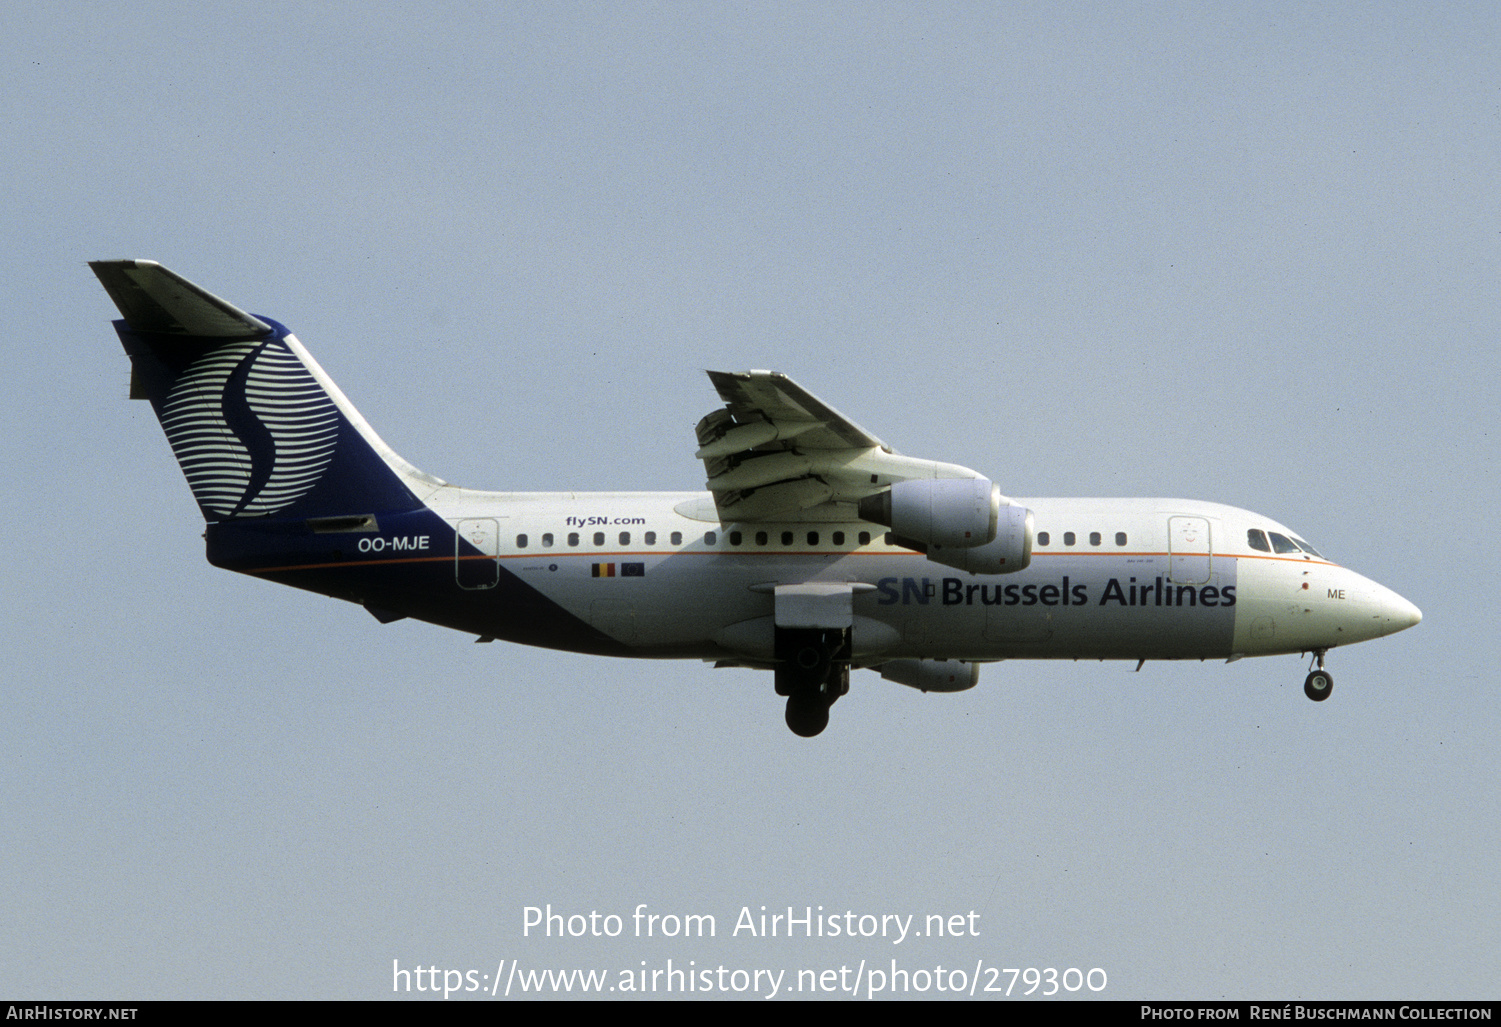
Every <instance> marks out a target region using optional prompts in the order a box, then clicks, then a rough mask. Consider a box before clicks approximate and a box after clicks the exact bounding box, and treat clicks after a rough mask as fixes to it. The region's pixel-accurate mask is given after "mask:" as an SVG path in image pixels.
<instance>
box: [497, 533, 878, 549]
mask: <svg viewBox="0 0 1501 1027" xmlns="http://www.w3.org/2000/svg"><path fill="white" fill-rule="evenodd" d="M820 537H821V536H820V535H819V533H818V532H816V531H810V532H808V533H807V534H806V536H805V538H806V539H807V543H808V545H810V546H816V545H818V541H819V539H820ZM856 537H857V538H858V539H859V541H860V545H862V546H868V545H870V532H868V531H862V532H859V533H858V534H857V536H856ZM728 538H729V542H730V545H732V546H740V545H744V544H745V534H744V532H740V531H732V532H730V533H729V536H728ZM754 538H755V544H756V545H758V546H766V545H770V544H771V534H770V532H765V531H758V532H756V533H755V536H754ZM829 538H830V541H831V542H832V543H833V544H834V545H836V546H842V545H844V544H845V534H844V532H842V531H836V532H833V533H831V534H830V536H829ZM668 540H669V544H670V545H674V546H680V545H682V544H683V533H682V532H681V531H674V532H673V533H672V534H671V535H669V536H668ZM582 541H583V540H582V538H581V536H580V535H579V533H578V532H576V531H571V532H569V533H568V545H569V546H570V547H574V548H576V547H578V546H579V545H581V544H582ZM618 541H619V543H620V544H621V545H622V546H628V545H630V544H631V533H630V532H628V531H622V532H621V533H620V534H619V536H618ZM718 541H719V533H718V532H714V531H710V532H706V533H705V534H704V545H708V546H712V545H715V544H717V543H718ZM781 541H782V545H784V546H790V545H795V544H796V542H797V533H796V532H792V531H784V532H782V533H781ZM593 543H594V545H596V546H602V545H604V544H605V533H604V532H602V531H596V532H595V533H594V538H593ZM556 544H557V539H556V538H555V537H554V536H553V534H552V532H550V531H549V532H546V533H544V534H543V535H542V548H543V549H551V548H552V547H553V546H555V545H556ZM641 544H642V545H646V546H654V545H656V544H657V533H656V532H655V531H648V532H645V533H644V534H643V535H642V536H641ZM529 545H531V537H530V536H529V535H517V536H516V548H517V549H525V548H526V547H527V546H529Z"/></svg>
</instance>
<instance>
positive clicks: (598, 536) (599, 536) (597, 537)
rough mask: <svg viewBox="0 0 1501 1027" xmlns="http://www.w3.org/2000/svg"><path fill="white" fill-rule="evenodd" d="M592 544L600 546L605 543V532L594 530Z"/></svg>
mask: <svg viewBox="0 0 1501 1027" xmlns="http://www.w3.org/2000/svg"><path fill="white" fill-rule="evenodd" d="M594 544H595V545H596V546H602V545H604V544H605V533H604V532H602V531H596V532H595V533H594Z"/></svg>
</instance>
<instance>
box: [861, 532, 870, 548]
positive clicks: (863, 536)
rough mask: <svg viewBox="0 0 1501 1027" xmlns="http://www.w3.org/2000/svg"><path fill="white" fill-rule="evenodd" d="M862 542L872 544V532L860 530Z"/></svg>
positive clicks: (864, 544) (863, 544) (865, 544)
mask: <svg viewBox="0 0 1501 1027" xmlns="http://www.w3.org/2000/svg"><path fill="white" fill-rule="evenodd" d="M860 544H861V545H862V546H868V545H870V532H868V531H862V532H860Z"/></svg>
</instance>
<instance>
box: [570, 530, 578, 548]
mask: <svg viewBox="0 0 1501 1027" xmlns="http://www.w3.org/2000/svg"><path fill="white" fill-rule="evenodd" d="M568 544H569V545H570V546H576V545H578V544H579V533H578V532H576V531H570V532H569V533H568Z"/></svg>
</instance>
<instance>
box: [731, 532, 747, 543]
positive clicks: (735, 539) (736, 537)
mask: <svg viewBox="0 0 1501 1027" xmlns="http://www.w3.org/2000/svg"><path fill="white" fill-rule="evenodd" d="M744 541H745V536H744V535H742V534H741V533H740V532H738V531H732V532H730V545H732V546H738V545H739V544H740V543H741V542H744Z"/></svg>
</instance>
